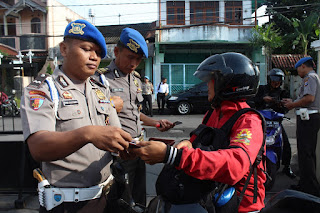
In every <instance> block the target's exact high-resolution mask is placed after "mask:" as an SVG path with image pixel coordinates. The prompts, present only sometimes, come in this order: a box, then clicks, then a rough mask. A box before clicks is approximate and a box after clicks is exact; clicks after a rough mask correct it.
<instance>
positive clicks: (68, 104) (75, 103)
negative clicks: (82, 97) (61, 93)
mask: <svg viewBox="0 0 320 213" xmlns="http://www.w3.org/2000/svg"><path fill="white" fill-rule="evenodd" d="M62 104H63V106H71V105H78V100H65V101H62Z"/></svg>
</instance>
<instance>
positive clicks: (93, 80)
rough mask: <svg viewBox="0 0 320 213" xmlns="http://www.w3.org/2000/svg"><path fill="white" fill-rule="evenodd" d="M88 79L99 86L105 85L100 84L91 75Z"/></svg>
mask: <svg viewBox="0 0 320 213" xmlns="http://www.w3.org/2000/svg"><path fill="white" fill-rule="evenodd" d="M90 81H91V82H92V83H94V84H97V85H98V86H100V87H104V88H106V86H105V85H104V84H102V83H101V82H99V81H98V80H97V79H95V78H93V77H92V76H91V77H90Z"/></svg>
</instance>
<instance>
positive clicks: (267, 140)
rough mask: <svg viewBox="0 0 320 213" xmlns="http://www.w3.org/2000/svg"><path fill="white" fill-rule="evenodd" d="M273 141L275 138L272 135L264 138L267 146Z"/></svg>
mask: <svg viewBox="0 0 320 213" xmlns="http://www.w3.org/2000/svg"><path fill="white" fill-rule="evenodd" d="M274 143H275V138H274V137H272V136H267V138H266V145H267V146H271V145H273V144H274Z"/></svg>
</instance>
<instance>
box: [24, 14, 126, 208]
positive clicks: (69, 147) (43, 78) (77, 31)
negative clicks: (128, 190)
mask: <svg viewBox="0 0 320 213" xmlns="http://www.w3.org/2000/svg"><path fill="white" fill-rule="evenodd" d="M60 52H61V55H62V56H63V59H64V60H63V64H62V66H59V67H57V68H56V69H55V70H54V73H53V74H52V76H48V75H45V74H42V75H40V76H38V77H37V78H36V79H35V80H34V81H33V82H32V83H31V84H30V85H29V86H27V87H26V88H25V89H24V95H23V96H22V100H21V120H22V127H23V135H24V139H25V141H26V142H27V144H28V146H29V149H30V152H31V155H32V157H33V158H34V159H35V160H36V161H39V162H41V166H42V170H43V173H44V176H45V177H46V178H47V180H48V182H49V183H50V185H49V187H48V186H47V188H41V190H43V191H42V192H41V194H42V196H39V202H40V205H41V207H40V212H49V210H50V212H59V213H60V212H79V211H81V212H104V209H105V206H106V199H105V196H104V195H101V194H103V193H102V189H103V187H104V186H105V185H106V184H107V183H109V182H107V181H106V180H110V179H108V178H110V177H112V176H110V173H111V172H110V163H111V160H112V156H111V153H110V152H114V153H119V152H120V153H121V152H123V153H124V154H126V150H127V148H128V147H129V143H128V141H131V140H132V137H131V136H130V134H128V133H126V132H125V131H123V130H122V129H121V128H120V127H121V126H120V122H119V119H118V117H117V113H116V110H115V109H114V107H113V106H112V105H111V103H110V99H109V97H110V91H109V90H108V88H106V87H105V86H104V85H102V84H101V83H99V82H97V81H95V80H94V79H93V78H90V76H91V75H93V74H94V73H95V71H96V70H97V68H98V66H99V64H100V61H101V58H104V57H105V56H106V53H107V49H106V44H105V40H104V37H103V35H102V34H101V33H100V31H99V30H98V29H97V28H96V27H94V26H93V25H92V24H90V23H89V22H87V21H85V20H76V21H73V22H71V23H69V24H68V25H67V27H66V29H65V33H64V41H63V42H61V43H60ZM50 187H51V188H50ZM49 195H51V197H50V196H49ZM53 195H54V196H53ZM50 198H51V199H50ZM57 203H58V204H57ZM55 206H56V207H55ZM53 207H54V208H53ZM52 208H53V209H52Z"/></svg>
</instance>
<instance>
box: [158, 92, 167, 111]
mask: <svg viewBox="0 0 320 213" xmlns="http://www.w3.org/2000/svg"><path fill="white" fill-rule="evenodd" d="M165 98H166V94H165V93H158V94H157V103H158V109H159V110H161V112H163V111H164V105H165V103H166V99H165ZM160 104H161V108H160Z"/></svg>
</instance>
